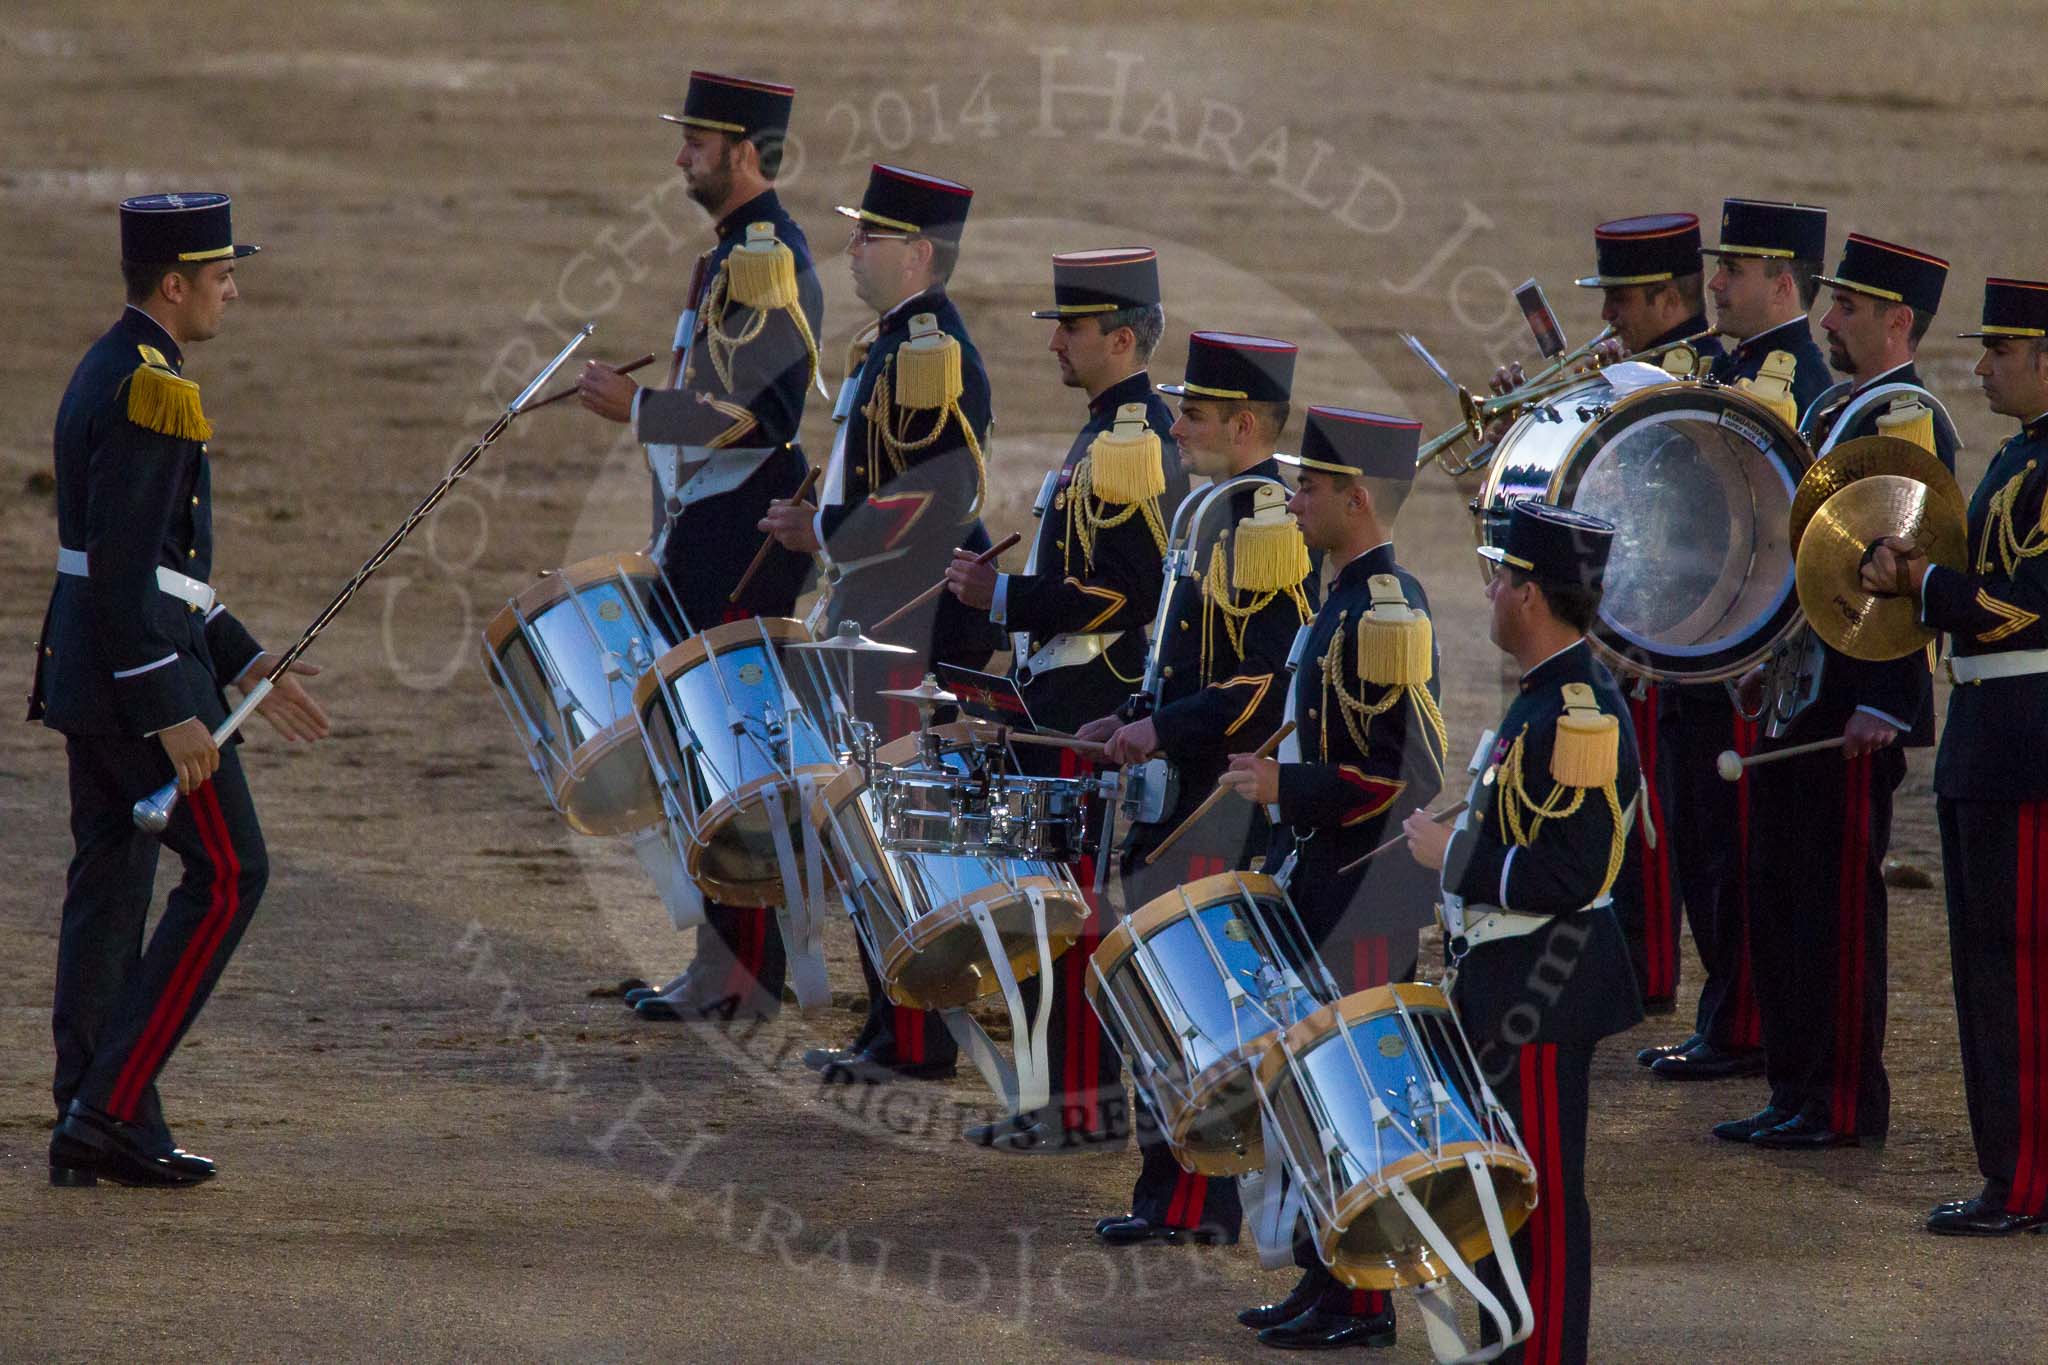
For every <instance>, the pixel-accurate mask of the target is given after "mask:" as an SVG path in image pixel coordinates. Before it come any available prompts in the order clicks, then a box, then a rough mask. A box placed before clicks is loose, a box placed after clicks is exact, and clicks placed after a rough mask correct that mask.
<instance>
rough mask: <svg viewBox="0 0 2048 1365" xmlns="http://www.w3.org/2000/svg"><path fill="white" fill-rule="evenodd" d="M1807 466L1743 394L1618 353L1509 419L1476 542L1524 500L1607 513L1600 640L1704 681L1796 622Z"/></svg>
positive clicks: (1757, 658)
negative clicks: (1800, 511)
mask: <svg viewBox="0 0 2048 1365" xmlns="http://www.w3.org/2000/svg"><path fill="white" fill-rule="evenodd" d="M1810 463H1812V456H1811V454H1810V453H1809V452H1808V450H1807V448H1806V443H1805V442H1804V441H1802V440H1801V439H1800V438H1799V435H1798V433H1796V432H1794V431H1793V430H1792V428H1790V427H1788V426H1786V425H1785V423H1784V421H1783V419H1782V418H1780V417H1778V416H1777V414H1775V413H1773V412H1772V411H1771V410H1770V409H1769V408H1767V407H1765V406H1764V405H1763V404H1762V403H1761V402H1759V401H1758V400H1756V399H1754V398H1752V397H1750V396H1749V395H1748V394H1747V393H1744V392H1742V391H1740V390H1738V389H1733V388H1724V387H1722V386H1721V385H1718V384H1714V383H1707V382H1701V381H1698V380H1690V379H1685V380H1676V381H1674V380H1672V379H1671V377H1670V376H1669V375H1667V374H1665V373H1664V372H1663V371H1662V370H1659V369H1657V368H1655V367H1654V366H1648V365H1641V364H1633V363H1630V364H1621V365H1615V366H1611V367H1609V368H1608V369H1606V370H1602V371H1600V372H1599V373H1597V374H1594V375H1591V376H1589V377H1588V378H1587V379H1585V380H1584V381H1583V382H1582V383H1579V384H1576V385H1574V386H1572V387H1571V388H1568V389H1565V390H1564V391H1562V392H1560V393H1558V394H1556V395H1553V396H1552V397H1550V398H1547V399H1545V400H1544V401H1543V402H1541V403H1538V404H1536V405H1535V406H1534V407H1532V408H1531V409H1530V410H1529V411H1528V412H1526V413H1524V414H1523V415H1522V416H1520V417H1519V418H1517V419H1516V420H1515V423H1514V424H1513V425H1512V426H1511V427H1509V429H1508V432H1507V434H1506V435H1505V436H1503V437H1502V438H1501V440H1500V444H1499V445H1498V446H1497V447H1496V448H1495V450H1494V453H1493V457H1492V459H1491V461H1490V462H1489V463H1488V465H1487V470H1486V477H1485V482H1484V484H1483V485H1482V486H1481V488H1480V491H1479V497H1478V498H1477V500H1476V501H1475V502H1474V504H1473V507H1474V511H1475V513H1476V514H1477V516H1478V518H1479V524H1478V531H1479V536H1480V540H1481V543H1483V544H1492V543H1493V537H1494V536H1495V535H1496V534H1498V532H1499V529H1500V527H1501V526H1502V525H1504V514H1505V512H1506V510H1507V508H1508V506H1509V504H1511V503H1513V502H1515V501H1517V500H1520V499H1523V498H1542V499H1543V500H1545V501H1547V502H1552V503H1556V504H1558V505H1559V506H1561V507H1570V508H1572V509H1574V510H1576V511H1580V512H1587V513H1591V514H1592V515H1594V516H1597V517H1603V518H1605V519H1606V520H1608V521H1611V522H1613V523H1614V527H1615V533H1614V548H1613V551H1612V553H1611V554H1610V556H1609V558H1608V561H1607V573H1606V578H1605V580H1604V590H1603V592H1602V594H1601V599H1600V613H1599V618H1598V620H1597V621H1595V623H1594V627H1593V631H1592V640H1593V644H1594V646H1595V647H1596V648H1597V649H1598V650H1599V651H1600V652H1601V653H1602V654H1603V655H1605V656H1606V658H1607V661H1608V662H1609V663H1611V664H1616V665H1618V666H1620V667H1622V668H1625V669H1628V670H1629V671H1631V672H1635V673H1641V674H1647V675H1648V676H1650V677H1652V678H1657V679H1662V680H1670V679H1675V680H1680V681H1692V682H1711V681H1714V680H1715V679H1719V678H1732V677H1735V676H1737V675H1738V674H1740V673H1742V672H1744V671H1745V670H1747V669H1748V668H1750V667H1751V666H1752V665H1754V664H1757V663H1760V662H1762V661H1763V659H1764V658H1765V657H1767V656H1768V655H1769V654H1770V652H1771V648H1772V646H1773V645H1775V644H1776V643H1777V642H1778V641H1780V640H1782V639H1784V638H1785V637H1786V636H1787V635H1789V634H1790V633H1791V632H1792V631H1793V630H1794V629H1795V628H1797V626H1798V625H1799V622H1800V620H1801V616H1800V611H1799V597H1798V593H1797V591H1796V590H1795V583H1794V578H1793V567H1794V565H1793V557H1792V543H1791V534H1790V524H1791V512H1792V498H1793V495H1794V493H1795V492H1796V491H1797V490H1798V487H1799V477H1800V475H1801V474H1803V473H1804V472H1805V471H1806V468H1807V466H1808V465H1809V464H1810Z"/></svg>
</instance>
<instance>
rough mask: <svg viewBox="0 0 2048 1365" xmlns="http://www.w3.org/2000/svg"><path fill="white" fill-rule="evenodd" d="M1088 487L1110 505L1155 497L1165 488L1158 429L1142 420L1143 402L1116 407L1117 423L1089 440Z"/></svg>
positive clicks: (1143, 414) (1164, 464)
mask: <svg viewBox="0 0 2048 1365" xmlns="http://www.w3.org/2000/svg"><path fill="white" fill-rule="evenodd" d="M1088 466H1089V484H1088V486H1089V489H1090V490H1091V491H1092V492H1093V493H1094V494H1095V496H1096V497H1098V498H1100V499H1101V500H1102V501H1104V502H1106V503H1109V504H1110V505H1111V506H1113V507H1127V506H1129V505H1130V504H1131V503H1134V502H1144V501H1145V500H1146V499H1148V498H1156V497H1158V496H1159V495H1160V494H1162V493H1164V492H1165V491H1166V460H1165V455H1164V454H1163V452H1162V451H1161V448H1160V444H1159V433H1158V432H1156V431H1154V430H1152V428H1151V427H1150V426H1148V425H1146V423H1145V405H1144V404H1143V403H1126V404H1124V405H1123V406H1122V407H1120V408H1118V409H1117V413H1116V425H1115V426H1113V427H1111V428H1110V429H1109V430H1108V431H1105V432H1103V433H1102V434H1101V435H1100V436H1097V437H1096V438H1095V439H1094V440H1093V441H1091V442H1089V444H1088Z"/></svg>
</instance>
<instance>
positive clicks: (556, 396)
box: [520, 355, 654, 413]
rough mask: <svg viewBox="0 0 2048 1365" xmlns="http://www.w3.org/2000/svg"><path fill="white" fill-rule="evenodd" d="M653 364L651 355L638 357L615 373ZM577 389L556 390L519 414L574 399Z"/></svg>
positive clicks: (570, 387)
mask: <svg viewBox="0 0 2048 1365" xmlns="http://www.w3.org/2000/svg"><path fill="white" fill-rule="evenodd" d="M653 363H654V357H653V356H651V355H643V356H641V357H640V358H639V359H638V360H635V361H633V362H631V363H630V364H625V365H621V366H619V368H618V371H617V372H618V373H619V374H631V373H633V371H635V370H637V369H639V368H640V367H641V366H643V365H652V364H653ZM579 387H580V386H578V385H575V384H571V385H570V386H569V387H568V388H566V389H557V390H555V391H554V392H553V393H551V394H549V395H548V396H547V397H545V398H543V399H540V400H539V401H537V402H533V403H528V404H527V405H526V406H525V407H523V408H521V409H520V411H521V412H523V413H524V412H539V411H540V410H541V409H542V408H544V407H546V406H547V405H548V404H550V403H559V402H561V401H562V400H563V399H564V398H574V397H575V396H576V394H577V391H578V388H579Z"/></svg>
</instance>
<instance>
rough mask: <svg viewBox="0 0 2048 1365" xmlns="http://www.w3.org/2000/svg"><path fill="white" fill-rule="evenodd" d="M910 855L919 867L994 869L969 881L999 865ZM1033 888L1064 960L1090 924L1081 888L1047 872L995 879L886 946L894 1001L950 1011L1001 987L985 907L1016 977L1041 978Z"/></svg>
mask: <svg viewBox="0 0 2048 1365" xmlns="http://www.w3.org/2000/svg"><path fill="white" fill-rule="evenodd" d="M904 856H905V858H906V859H907V860H908V861H910V862H912V863H913V864H916V865H918V866H920V867H923V866H924V865H927V864H934V863H951V864H960V863H969V862H982V863H986V864H989V866H988V868H987V869H986V870H985V871H982V872H978V873H977V872H970V873H969V874H968V875H969V876H970V877H974V876H988V875H989V874H990V873H993V872H995V871H996V869H997V868H998V867H999V866H1000V863H999V862H998V860H993V859H965V858H943V857H930V856H928V855H922V854H909V855H904ZM956 871H957V869H956ZM1033 890H1036V891H1037V892H1038V893H1039V895H1040V899H1041V900H1042V902H1043V903H1044V905H1045V929H1046V938H1047V943H1048V946H1049V947H1050V949H1051V951H1052V956H1053V957H1054V958H1055V959H1056V958H1058V957H1059V955H1060V954H1061V953H1063V952H1065V951H1066V950H1067V949H1068V948H1069V947H1070V946H1072V944H1073V942H1074V940H1075V939H1077V938H1079V937H1080V936H1081V930H1082V929H1083V928H1084V927H1085V926H1086V925H1087V923H1088V903H1087V901H1086V900H1084V899H1083V898H1082V896H1081V889H1080V887H1079V886H1078V885H1076V884H1075V883H1074V882H1073V881H1072V880H1071V879H1062V878H1058V877H1054V876H1044V875H1030V876H1022V877H1016V878H1015V880H1014V882H1005V881H1003V880H1001V879H999V878H998V879H993V880H988V881H985V882H984V883H983V884H982V885H981V886H980V887H979V888H977V889H975V890H973V891H971V892H969V893H968V894H967V895H965V896H963V897H961V898H959V899H957V900H954V901H951V902H949V903H947V904H943V905H940V906H939V907H938V908H936V909H934V910H933V911H931V912H930V913H928V914H924V915H919V916H918V917H917V918H915V919H913V920H911V921H910V923H909V925H908V927H907V928H906V929H905V931H904V932H903V934H902V936H901V937H899V938H897V939H896V941H895V942H894V943H892V944H889V945H886V946H885V947H884V948H883V950H882V981H883V984H884V985H886V986H887V987H888V990H889V995H890V997H891V998H892V999H894V1000H895V1001H896V1002H897V1003H898V1004H903V1005H909V1006H911V1007H912V1008H914V1009H928V1010H930V1009H946V1008H948V1007H951V1006H956V1005H970V1004H973V1003H974V1002H975V1001H976V1000H979V999H980V998H981V997H982V996H984V995H993V994H994V993H995V992H996V991H998V990H1000V989H1001V987H1002V983H1001V981H1000V980H998V978H997V973H996V972H995V970H994V961H993V959H992V958H991V957H990V956H989V951H988V943H987V941H986V940H985V939H984V938H983V937H982V934H981V927H980V926H979V925H978V924H977V923H976V922H975V914H974V911H975V907H977V906H979V907H981V908H983V909H985V910H986V911H987V912H988V916H989V919H990V920H991V921H992V922H993V923H994V924H995V927H996V934H997V935H998V937H999V939H1000V941H1001V943H1002V949H1003V954H1004V956H1006V957H1007V958H1008V959H1009V962H1010V969H1011V971H1012V972H1014V973H1015V974H1016V977H1017V979H1018V980H1019V981H1023V980H1026V979H1028V978H1030V977H1033V976H1036V975H1037V974H1038V926H1037V923H1036V919H1035V916H1034V912H1033V909H1032V901H1031V896H1030V892H1031V891H1033Z"/></svg>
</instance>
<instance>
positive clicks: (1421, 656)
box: [1358, 573, 1433, 687]
mask: <svg viewBox="0 0 2048 1365" xmlns="http://www.w3.org/2000/svg"><path fill="white" fill-rule="evenodd" d="M1370 586H1371V588H1372V610H1371V611H1369V612H1367V613H1366V614H1365V617H1364V619H1362V620H1361V621H1359V623H1358V676H1359V677H1360V678H1361V679H1363V680H1364V681H1366V682H1369V683H1371V684H1373V685H1374V686H1375V687H1427V686H1429V678H1430V674H1431V672H1432V671H1433V670H1432V668H1431V666H1430V652H1431V645H1432V643H1433V641H1432V634H1431V628H1430V624H1429V617H1427V616H1425V615H1424V614H1423V613H1421V612H1419V611H1417V610H1415V608H1413V607H1411V606H1409V605H1408V598H1407V595H1406V594H1405V593H1403V592H1402V591H1401V580H1400V579H1398V578H1396V577H1395V576H1394V575H1392V574H1390V573H1381V574H1374V575H1373V576H1372V579H1371V583H1370Z"/></svg>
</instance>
